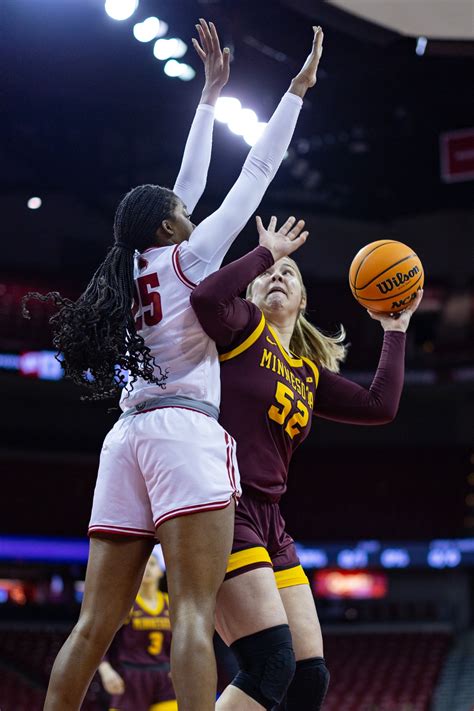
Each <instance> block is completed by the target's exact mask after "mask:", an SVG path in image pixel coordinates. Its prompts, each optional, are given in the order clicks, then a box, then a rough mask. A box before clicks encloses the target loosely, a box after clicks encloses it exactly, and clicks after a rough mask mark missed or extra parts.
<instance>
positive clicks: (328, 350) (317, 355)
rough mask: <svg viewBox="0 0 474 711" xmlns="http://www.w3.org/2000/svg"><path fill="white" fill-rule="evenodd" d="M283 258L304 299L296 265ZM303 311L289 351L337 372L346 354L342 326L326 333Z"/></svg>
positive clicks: (249, 287) (248, 291) (301, 280)
mask: <svg viewBox="0 0 474 711" xmlns="http://www.w3.org/2000/svg"><path fill="white" fill-rule="evenodd" d="M285 259H286V260H287V261H288V262H290V264H291V266H292V267H293V269H294V270H295V272H296V274H297V276H298V279H299V282H300V285H301V292H302V294H303V296H304V297H305V299H306V287H305V285H304V283H303V277H302V276H301V272H300V270H299V267H298V265H297V264H296V262H295V261H293V259H290V258H289V257H285ZM257 278H258V277H257ZM254 283H255V280H254V281H253V282H252V283H251V284H249V286H248V287H247V294H246V296H247V299H249V300H250V301H252V288H253V285H254ZM305 313H306V311H305V309H302V310H301V311H300V312H299V314H298V317H297V319H296V322H295V325H294V328H293V335H292V336H291V341H290V350H291V352H292V353H294V354H295V355H297V356H298V357H300V358H308V359H309V360H312V361H314V362H316V364H317V365H322V366H323V367H324V368H327V370H330V371H332V372H333V373H338V372H339V369H340V365H341V363H342V362H343V361H344V360H345V358H346V355H347V346H346V345H344V340H345V338H346V332H345V330H344V327H343V326H342V325H341V326H340V327H339V331H338V332H337V333H335V334H333V335H327V334H325V333H323V332H322V331H320V330H319V329H318V328H316V326H313V324H312V323H310V322H309V321H308V319H307V318H306V316H305Z"/></svg>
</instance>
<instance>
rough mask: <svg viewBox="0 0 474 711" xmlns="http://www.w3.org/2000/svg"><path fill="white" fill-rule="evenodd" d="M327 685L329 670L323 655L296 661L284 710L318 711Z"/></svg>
mask: <svg viewBox="0 0 474 711" xmlns="http://www.w3.org/2000/svg"><path fill="white" fill-rule="evenodd" d="M328 686H329V671H328V668H327V666H326V663H325V661H324V659H323V657H312V658H311V659H302V660H300V661H298V662H296V671H295V675H294V677H293V681H292V682H291V685H290V687H289V689H288V694H287V703H286V711H319V709H320V708H321V707H322V705H323V701H324V697H325V696H326V692H327V690H328Z"/></svg>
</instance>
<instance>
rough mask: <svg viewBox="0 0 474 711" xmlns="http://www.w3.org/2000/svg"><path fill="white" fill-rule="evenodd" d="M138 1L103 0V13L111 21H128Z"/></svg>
mask: <svg viewBox="0 0 474 711" xmlns="http://www.w3.org/2000/svg"><path fill="white" fill-rule="evenodd" d="M138 1H139V0H105V5H104V7H105V12H106V13H107V15H108V16H109V17H111V18H112V19H113V20H118V21H120V22H121V21H122V20H128V18H129V17H131V16H132V15H133V13H134V12H135V10H136V9H137V7H138Z"/></svg>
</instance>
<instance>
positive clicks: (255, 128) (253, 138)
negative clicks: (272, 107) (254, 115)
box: [244, 121, 267, 146]
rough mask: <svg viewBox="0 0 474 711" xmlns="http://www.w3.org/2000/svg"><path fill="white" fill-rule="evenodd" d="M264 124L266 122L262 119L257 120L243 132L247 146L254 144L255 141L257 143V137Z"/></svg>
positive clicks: (262, 130)
mask: <svg viewBox="0 0 474 711" xmlns="http://www.w3.org/2000/svg"><path fill="white" fill-rule="evenodd" d="M266 125H267V124H266V123H265V122H263V121H259V122H258V123H254V124H252V125H251V126H250V128H249V129H248V130H247V131H246V132H245V133H244V141H245V143H248V145H249V146H253V145H255V143H257V141H258V139H259V138H260V136H261V135H262V133H263V132H264V130H265V126H266Z"/></svg>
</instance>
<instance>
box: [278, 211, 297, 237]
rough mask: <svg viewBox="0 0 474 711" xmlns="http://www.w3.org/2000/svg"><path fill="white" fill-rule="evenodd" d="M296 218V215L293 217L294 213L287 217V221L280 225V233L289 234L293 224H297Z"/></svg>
mask: <svg viewBox="0 0 474 711" xmlns="http://www.w3.org/2000/svg"><path fill="white" fill-rule="evenodd" d="M295 220H296V217H293V215H291V216H290V217H289V218H288V219H287V221H286V222H285V223H284V224H283V225H282V226H281V227H280V229H279V230H278V232H279V233H280V234H282V235H287V234H288V232H289V231H290V230H291V228H292V227H293V225H294V224H295ZM275 221H276V218H275Z"/></svg>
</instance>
